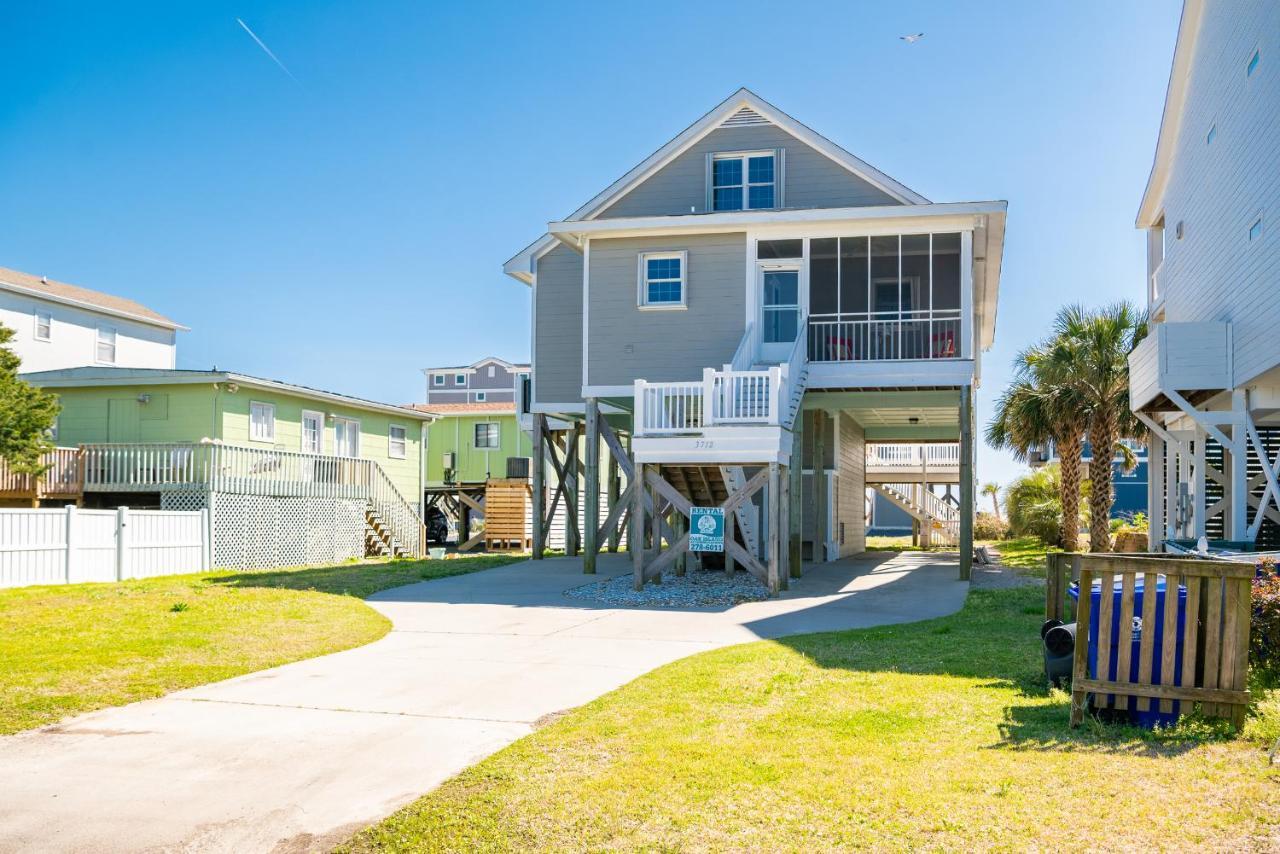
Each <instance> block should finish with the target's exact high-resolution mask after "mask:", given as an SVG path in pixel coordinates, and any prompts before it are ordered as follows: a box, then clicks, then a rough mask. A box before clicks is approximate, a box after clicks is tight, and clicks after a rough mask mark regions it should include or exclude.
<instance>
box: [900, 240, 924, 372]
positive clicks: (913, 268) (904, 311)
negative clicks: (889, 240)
mask: <svg viewBox="0 0 1280 854" xmlns="http://www.w3.org/2000/svg"><path fill="white" fill-rule="evenodd" d="M929 287H930V282H929V235H927V234H904V235H903V236H902V285H901V287H900V288H899V290H898V311H899V319H900V320H901V322H902V323H901V333H900V338H901V340H900V343H899V346H900V347H901V357H902V358H903V359H927V358H929V356H930V355H931V354H932V348H931V342H930V333H931V332H932V328H931V327H932V323H931V322H930V317H929V309H930V299H929Z"/></svg>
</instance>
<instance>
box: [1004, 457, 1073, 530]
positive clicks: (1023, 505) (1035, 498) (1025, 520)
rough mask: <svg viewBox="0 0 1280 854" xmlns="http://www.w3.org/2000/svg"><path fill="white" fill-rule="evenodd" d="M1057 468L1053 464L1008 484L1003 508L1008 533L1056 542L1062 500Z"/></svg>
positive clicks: (1059, 528) (1060, 522)
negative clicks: (1006, 519) (1005, 510)
mask: <svg viewBox="0 0 1280 854" xmlns="http://www.w3.org/2000/svg"><path fill="white" fill-rule="evenodd" d="M1058 474H1059V472H1058V465H1057V463H1053V464H1050V465H1047V466H1044V467H1043V468H1039V469H1036V470H1035V471H1032V472H1030V473H1028V474H1024V475H1023V476H1022V477H1019V478H1018V479H1016V480H1015V481H1013V483H1011V484H1009V488H1008V490H1006V492H1005V498H1004V506H1005V508H1006V509H1007V511H1008V513H1009V533H1010V534H1012V535H1013V536H1015V537H1038V538H1039V539H1040V540H1041V541H1043V542H1046V543H1057V542H1058V539H1059V534H1060V533H1061V531H1062V499H1061V498H1060V497H1059V494H1058Z"/></svg>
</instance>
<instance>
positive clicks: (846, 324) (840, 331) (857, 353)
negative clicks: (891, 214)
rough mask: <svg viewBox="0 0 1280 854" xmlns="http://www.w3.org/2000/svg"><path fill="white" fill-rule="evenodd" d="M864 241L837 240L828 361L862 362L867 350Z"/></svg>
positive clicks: (867, 317)
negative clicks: (835, 313)
mask: <svg viewBox="0 0 1280 854" xmlns="http://www.w3.org/2000/svg"><path fill="white" fill-rule="evenodd" d="M868 240H869V238H866V237H842V238H840V322H839V323H838V324H835V325H834V326H833V327H830V328H829V329H828V332H829V333H830V334H831V335H834V336H835V338H836V339H837V340H836V345H835V346H834V347H833V348H832V349H833V350H834V351H835V352H834V353H833V356H832V358H833V359H838V360H840V361H847V360H850V359H866V358H867V353H868V351H869V350H870V347H871V345H870V340H871V339H870V336H869V335H868V331H869V330H868V320H869V319H870V315H869V314H868V313H867V312H868V311H870V309H869V308H868V303H867V293H868V287H869V283H870V281H871V280H870V278H869V272H870V268H869V266H868V258H869V256H868Z"/></svg>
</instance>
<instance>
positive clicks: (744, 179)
mask: <svg viewBox="0 0 1280 854" xmlns="http://www.w3.org/2000/svg"><path fill="white" fill-rule="evenodd" d="M776 161H777V156H776V154H775V153H774V152H772V151H748V152H733V153H730V154H716V155H713V156H712V158H711V209H712V210H713V211H740V210H766V209H769V208H773V207H777V201H776V200H777V196H778V194H777V181H776V176H777V172H778V170H777V162H776Z"/></svg>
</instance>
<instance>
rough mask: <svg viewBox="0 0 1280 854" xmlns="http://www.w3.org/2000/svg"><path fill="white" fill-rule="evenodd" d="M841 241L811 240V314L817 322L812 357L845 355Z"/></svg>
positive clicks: (811, 341) (826, 359) (828, 358)
mask: <svg viewBox="0 0 1280 854" xmlns="http://www.w3.org/2000/svg"><path fill="white" fill-rule="evenodd" d="M839 243H840V241H839V240H837V239H836V238H834V237H826V238H815V239H813V240H810V241H809V316H810V317H811V318H813V320H814V321H816V322H817V323H818V325H817V327H816V328H815V330H814V331H815V333H816V334H813V335H810V336H809V358H810V359H811V360H814V361H821V362H829V361H834V360H836V359H841V358H845V356H844V355H843V354H842V353H841V352H839V343H838V342H839V339H840V338H842V337H845V336H843V333H842V331H841V330H840V329H839V323H838V321H839V315H840V267H839V260H838V250H839Z"/></svg>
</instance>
